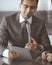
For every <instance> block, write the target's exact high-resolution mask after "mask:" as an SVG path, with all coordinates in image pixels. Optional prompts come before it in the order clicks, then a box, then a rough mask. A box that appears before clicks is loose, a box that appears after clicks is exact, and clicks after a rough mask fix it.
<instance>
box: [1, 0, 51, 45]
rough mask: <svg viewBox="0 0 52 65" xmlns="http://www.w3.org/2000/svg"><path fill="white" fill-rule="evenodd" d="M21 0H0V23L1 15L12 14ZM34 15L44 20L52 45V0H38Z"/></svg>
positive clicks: (17, 9) (17, 8)
mask: <svg viewBox="0 0 52 65" xmlns="http://www.w3.org/2000/svg"><path fill="white" fill-rule="evenodd" d="M20 2H21V0H0V23H1V21H2V18H3V16H8V15H12V14H14V13H16V12H18V11H20V9H19V4H20ZM35 16H37V17H39V18H41V19H43V20H45V24H46V29H47V32H48V36H49V38H50V42H51V45H52V0H39V3H38V8H37V11H36V13H35Z"/></svg>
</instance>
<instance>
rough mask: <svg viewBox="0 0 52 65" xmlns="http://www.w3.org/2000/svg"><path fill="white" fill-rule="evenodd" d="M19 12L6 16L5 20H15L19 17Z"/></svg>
mask: <svg viewBox="0 0 52 65" xmlns="http://www.w3.org/2000/svg"><path fill="white" fill-rule="evenodd" d="M19 14H20V12H16V13H14V14H12V15H9V16H6V20H7V21H8V20H15V19H16V17H17V16H19Z"/></svg>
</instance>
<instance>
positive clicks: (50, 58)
mask: <svg viewBox="0 0 52 65" xmlns="http://www.w3.org/2000/svg"><path fill="white" fill-rule="evenodd" d="M47 61H48V62H52V54H51V53H48V54H47Z"/></svg>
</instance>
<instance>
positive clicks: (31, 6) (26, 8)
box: [20, 0, 37, 19]
mask: <svg viewBox="0 0 52 65" xmlns="http://www.w3.org/2000/svg"><path fill="white" fill-rule="evenodd" d="M36 3H37V2H36V0H35V1H31V0H24V1H23V3H22V4H21V5H20V9H21V15H22V16H23V17H24V18H25V19H28V18H29V17H31V16H32V15H33V14H34V12H35V11H36V8H37V5H36Z"/></svg>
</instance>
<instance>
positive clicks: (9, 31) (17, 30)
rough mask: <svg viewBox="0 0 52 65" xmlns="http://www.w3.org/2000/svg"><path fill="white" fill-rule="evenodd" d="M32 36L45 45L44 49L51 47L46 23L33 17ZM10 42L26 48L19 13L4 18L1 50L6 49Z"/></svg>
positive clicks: (0, 43) (1, 26)
mask: <svg viewBox="0 0 52 65" xmlns="http://www.w3.org/2000/svg"><path fill="white" fill-rule="evenodd" d="M31 36H32V37H33V38H34V39H35V40H36V41H37V43H38V44H40V45H43V47H44V49H48V48H49V47H50V42H49V38H48V35H47V32H46V28H45V23H44V21H42V20H40V19H39V18H37V17H35V16H32V24H31ZM8 41H9V42H10V43H12V45H14V46H20V47H24V46H25V43H24V41H23V37H22V33H21V24H20V23H19V15H18V14H17V13H16V14H13V15H11V16H7V17H4V18H3V20H2V23H1V25H0V48H2V49H4V48H6V47H7V45H8Z"/></svg>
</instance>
